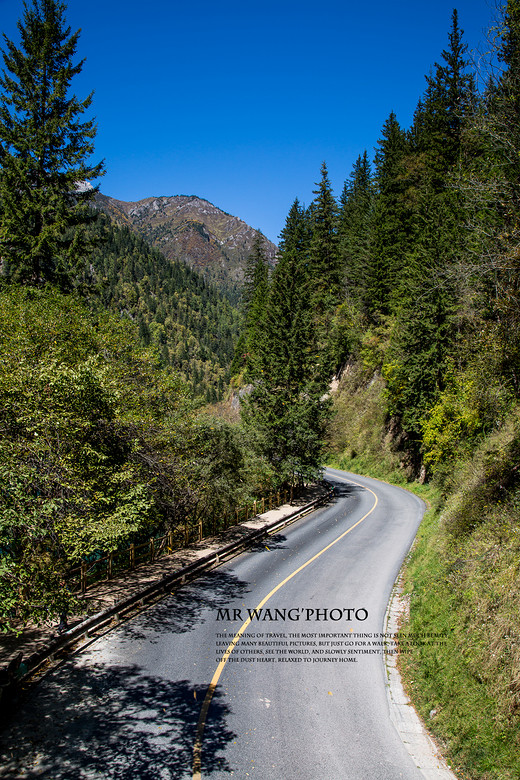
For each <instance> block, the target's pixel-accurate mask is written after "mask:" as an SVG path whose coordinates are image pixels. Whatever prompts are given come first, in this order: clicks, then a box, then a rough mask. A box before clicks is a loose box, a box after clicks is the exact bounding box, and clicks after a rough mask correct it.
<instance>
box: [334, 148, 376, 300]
mask: <svg viewBox="0 0 520 780" xmlns="http://www.w3.org/2000/svg"><path fill="white" fill-rule="evenodd" d="M373 206H374V186H373V182H372V172H371V168H370V162H369V160H368V155H367V153H366V151H365V152H364V153H363V155H360V156H359V157H358V158H357V160H356V162H355V163H354V167H353V169H352V172H351V174H350V177H349V179H348V180H347V181H346V182H345V186H344V188H343V192H342V194H341V198H340V209H339V215H338V243H339V252H340V258H341V263H342V265H343V268H344V274H345V281H346V288H347V296H348V298H349V299H351V300H353V301H354V302H355V303H356V304H358V305H359V306H360V307H361V308H366V307H367V285H368V278H369V274H370V270H369V269H370V263H371V258H372V216H373V214H372V212H373Z"/></svg>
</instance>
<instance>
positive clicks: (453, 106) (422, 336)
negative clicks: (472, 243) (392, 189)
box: [386, 12, 473, 441]
mask: <svg viewBox="0 0 520 780" xmlns="http://www.w3.org/2000/svg"><path fill="white" fill-rule="evenodd" d="M449 43H450V45H449V50H448V51H443V53H442V57H443V64H441V65H439V64H436V65H435V71H434V73H433V74H431V75H430V76H428V77H427V89H426V92H425V94H424V96H423V99H422V101H421V102H420V104H419V106H418V109H417V111H416V115H415V120H414V127H413V132H412V135H411V144H410V146H409V150H408V153H407V155H406V156H405V157H404V158H403V177H404V184H405V188H406V189H405V198H406V200H407V203H408V208H409V216H410V220H409V229H408V251H407V254H406V257H405V262H404V267H403V272H402V274H401V279H400V284H399V285H398V288H397V290H398V296H397V302H396V307H397V326H396V328H395V330H394V336H393V339H392V349H391V355H390V359H389V361H388V364H387V369H386V370H387V378H388V391H389V399H390V405H391V408H392V409H393V411H395V412H396V413H398V414H399V415H400V416H401V418H402V420H403V423H404V425H405V428H406V429H407V430H408V431H409V432H410V433H412V434H413V435H414V438H416V439H417V441H418V440H419V428H420V419H421V417H423V416H424V415H425V414H426V413H427V412H428V409H429V407H431V405H432V404H433V403H434V401H435V399H436V397H437V396H438V394H439V392H441V391H442V389H443V385H444V380H445V374H446V367H447V364H448V361H449V358H450V355H452V354H453V353H454V352H455V350H456V339H457V330H458V329H457V320H456V311H457V303H458V289H457V284H456V270H457V267H458V264H459V262H460V258H461V255H462V254H463V253H464V252H465V247H464V237H463V231H461V229H460V226H461V224H462V223H463V221H464V211H463V204H462V199H461V197H460V195H459V193H458V192H457V191H456V189H455V187H454V186H453V180H454V174H455V171H456V167H457V166H458V163H459V160H460V157H461V143H462V128H463V123H464V122H465V121H466V117H467V114H468V111H469V106H470V105H471V104H472V101H473V81H472V79H471V78H470V77H469V76H468V75H467V72H466V68H467V63H466V61H465V59H464V54H465V51H466V46H465V44H464V43H463V40H462V31H461V30H460V29H459V27H458V17H457V13H456V12H454V14H453V16H452V25H451V30H450V33H449Z"/></svg>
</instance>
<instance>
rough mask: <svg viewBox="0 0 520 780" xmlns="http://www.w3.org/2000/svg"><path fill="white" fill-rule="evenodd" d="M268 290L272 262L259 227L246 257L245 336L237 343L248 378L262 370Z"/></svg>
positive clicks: (243, 300)
mask: <svg viewBox="0 0 520 780" xmlns="http://www.w3.org/2000/svg"><path fill="white" fill-rule="evenodd" d="M268 293H269V266H268V263H267V255H266V252H265V238H264V236H263V235H262V233H261V232H260V231H258V232H257V233H256V235H255V238H254V241H253V246H252V251H251V254H250V255H249V258H248V260H247V264H246V269H245V278H244V295H243V299H242V305H243V310H244V316H245V322H244V333H245V339H244V340H243V341H242V342H241V343H240V344H239V345H238V347H239V349H240V350H244V352H245V355H246V361H245V362H246V368H247V373H248V376H249V378H253V377H255V376H257V375H258V373H259V371H261V367H262V363H263V353H264V351H265V349H266V338H267V336H266V317H267V298H268Z"/></svg>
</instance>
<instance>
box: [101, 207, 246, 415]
mask: <svg viewBox="0 0 520 780" xmlns="http://www.w3.org/2000/svg"><path fill="white" fill-rule="evenodd" d="M120 222H124V220H120ZM90 232H91V242H92V248H91V253H90V255H89V263H88V269H87V277H88V279H89V280H90V282H92V281H93V282H94V284H95V287H96V289H97V290H98V293H99V303H101V305H102V307H103V308H105V309H108V310H109V311H113V312H114V313H116V314H118V315H119V316H120V317H123V318H126V319H129V320H130V321H131V322H133V323H134V324H135V325H136V326H137V328H138V332H139V338H140V341H141V343H142V344H143V345H144V346H146V347H148V348H149V349H150V350H152V352H153V353H155V355H156V359H157V360H158V363H159V364H160V365H162V366H172V367H173V368H175V369H176V370H177V371H179V372H180V373H181V375H182V376H183V378H184V379H185V380H187V381H188V382H189V384H190V385H191V387H192V388H193V391H194V394H195V395H197V396H202V397H204V398H205V399H206V400H207V401H210V402H214V401H217V400H218V399H219V398H221V396H222V392H223V390H224V387H225V385H226V383H227V381H228V379H229V367H230V364H231V360H232V358H233V354H234V350H235V343H236V338H237V333H238V327H239V313H238V310H237V309H236V308H235V307H234V306H233V304H232V303H231V302H230V300H229V298H228V297H227V296H225V295H224V294H223V293H222V292H220V291H219V290H217V289H216V287H215V286H214V285H213V284H211V282H210V281H208V280H207V279H205V278H204V277H203V276H202V275H201V274H199V273H198V272H197V271H196V270H194V269H192V268H188V267H187V266H186V265H185V264H184V263H181V262H179V261H178V260H169V259H168V258H166V257H165V256H164V255H163V253H162V252H159V251H158V250H157V249H154V248H153V247H151V246H150V245H149V244H148V243H147V242H146V241H145V240H144V239H143V238H142V237H141V236H140V235H138V234H136V232H135V231H134V230H133V229H132V228H131V227H130V226H129V225H128V224H119V225H118V224H114V221H113V220H112V219H111V218H110V217H109V216H108V215H107V214H105V213H103V212H102V211H101V212H99V213H98V215H97V219H96V221H95V222H94V223H93V224H92V225H91V227H90Z"/></svg>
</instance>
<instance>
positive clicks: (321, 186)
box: [309, 163, 343, 315]
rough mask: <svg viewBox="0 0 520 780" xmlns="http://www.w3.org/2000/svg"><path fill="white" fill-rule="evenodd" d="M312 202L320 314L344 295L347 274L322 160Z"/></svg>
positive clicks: (314, 270)
mask: <svg viewBox="0 0 520 780" xmlns="http://www.w3.org/2000/svg"><path fill="white" fill-rule="evenodd" d="M316 186H317V188H318V189H316V190H314V191H313V192H314V194H315V195H316V198H315V199H314V201H313V202H312V204H311V209H310V218H311V230H312V238H311V242H310V251H309V260H310V267H311V270H312V274H313V277H314V295H313V305H314V308H315V311H316V313H317V314H318V315H321V314H323V313H324V312H326V311H327V310H330V309H332V308H333V307H334V306H335V305H337V304H338V303H339V301H340V299H341V296H342V288H343V275H342V271H341V265H340V261H339V253H338V241H337V232H336V227H337V204H336V200H335V198H334V195H333V193H332V186H331V183H330V180H329V174H328V171H327V166H326V164H325V163H322V166H321V179H320V181H319V183H318V184H317V185H316Z"/></svg>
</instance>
